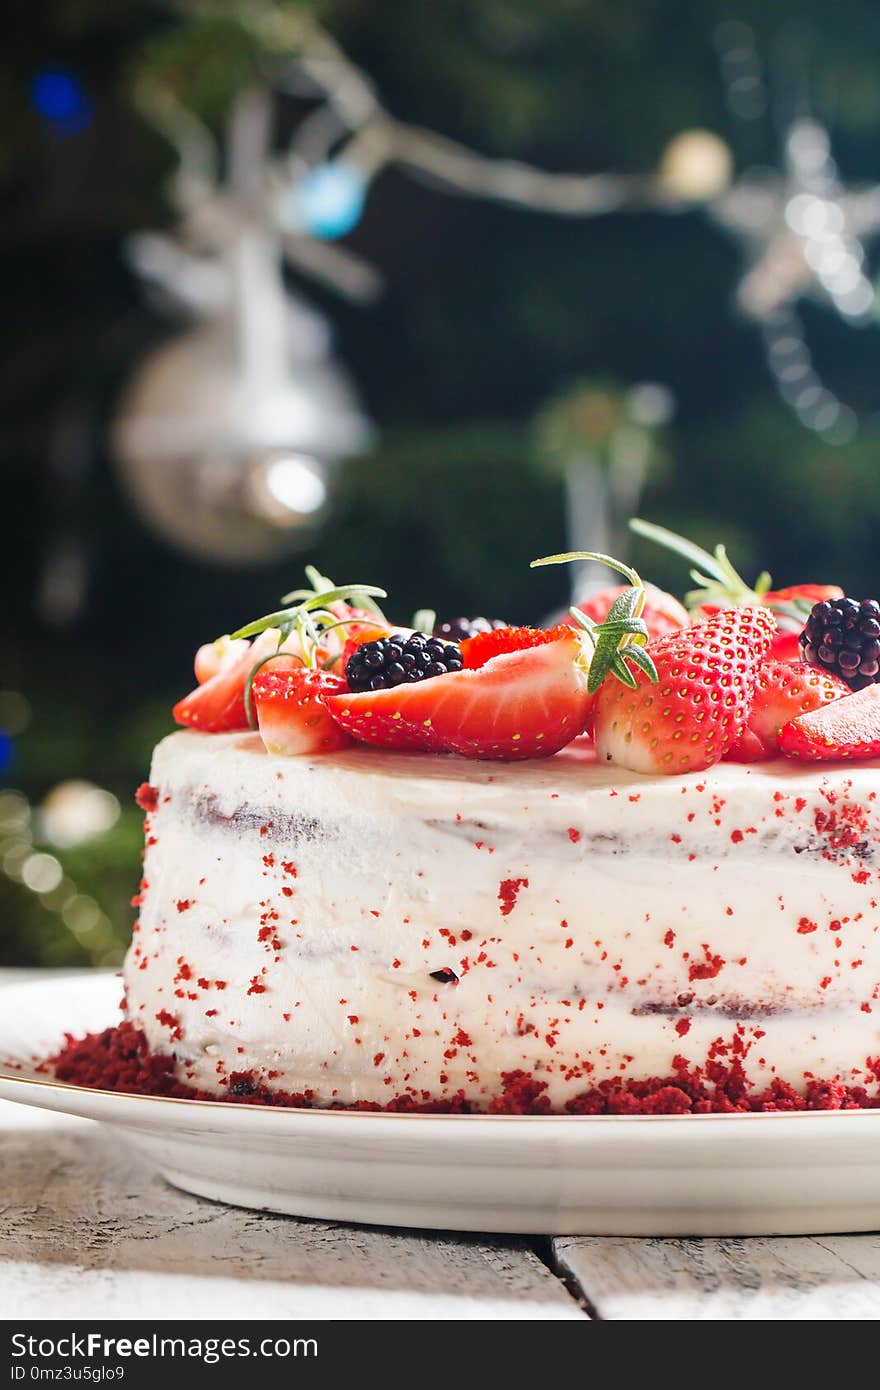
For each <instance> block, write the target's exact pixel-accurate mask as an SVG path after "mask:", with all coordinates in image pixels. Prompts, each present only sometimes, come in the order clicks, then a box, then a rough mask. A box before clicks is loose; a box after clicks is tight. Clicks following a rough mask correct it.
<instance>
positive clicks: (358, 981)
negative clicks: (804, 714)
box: [125, 732, 880, 1108]
mask: <svg viewBox="0 0 880 1390" xmlns="http://www.w3.org/2000/svg"><path fill="white" fill-rule="evenodd" d="M878 789H880V769H878V766H877V765H876V764H862V765H859V766H852V767H847V766H845V765H842V766H841V765H836V766H833V767H832V766H827V765H826V766H825V767H821V766H817V765H811V766H806V765H803V766H802V765H798V764H795V763H791V762H787V761H778V762H772V763H764V764H754V765H751V766H741V765H737V764H722V765H720V766H718V767H716V768H714V769H712V770H711V771H709V772H705V773H699V774H693V775H691V776H688V777H656V778H651V777H643V776H639V775H637V774H631V773H627V772H625V771H622V770H621V769H619V768H609V767H605V766H600V765H599V764H598V763H597V762H596V761H595V757H594V755H593V753H592V750H591V749H590V748H589V747H587V746H583V747H581V746H577V745H573V746H572V747H570V748H569V749H566V750H564V751H563V752H562V753H560V754H557V755H556V756H555V757H553V758H551V759H547V760H545V761H537V762H525V763H515V764H490V763H475V762H470V761H466V760H464V759H458V758H455V757H442V756H433V755H406V754H400V753H381V752H377V751H376V750H372V749H352V750H351V751H346V752H342V753H335V754H327V755H324V756H319V757H313V758H309V757H304V758H274V757H272V756H270V755H268V754H267V753H266V752H265V751H264V750H263V747H262V744H261V743H260V740H259V738H258V737H256V736H252V735H241V734H230V735H207V734H197V733H190V732H182V733H176V734H173V735H172V736H171V737H169V738H167V739H165V740H164V742H163V743H161V744H160V745H159V747H158V748H157V750H156V753H155V757H154V762H153V768H152V772H151V789H150V792H149V794H148V799H147V806H148V809H149V814H148V838H147V852H146V860H145V881H144V886H143V891H142V895H141V900H142V901H141V914H140V922H139V924H138V926H137V927H136V930H135V935H134V939H133V943H132V947H131V949H130V951H129V954H128V957H127V960H126V965H125V981H126V993H127V1001H128V1014H129V1017H130V1018H131V1019H132V1021H134V1022H135V1023H137V1024H138V1025H139V1026H141V1027H142V1028H143V1029H144V1031H145V1032H146V1035H147V1038H148V1041H149V1044H150V1047H151V1049H152V1050H154V1051H156V1052H160V1053H172V1054H173V1055H174V1056H175V1058H176V1059H177V1071H178V1075H179V1077H180V1079H181V1080H186V1081H188V1082H189V1083H190V1084H192V1085H195V1086H197V1087H198V1088H200V1089H202V1090H207V1091H212V1092H216V1093H217V1094H223V1093H225V1091H226V1090H227V1088H228V1086H229V1084H230V1078H233V1084H247V1083H246V1082H245V1083H242V1082H241V1081H240V1080H239V1079H238V1078H237V1076H236V1074H239V1073H250V1074H253V1075H254V1076H255V1077H257V1078H258V1079H259V1080H260V1081H261V1082H263V1083H266V1084H268V1085H270V1086H275V1087H277V1088H278V1089H279V1090H284V1091H294V1092H301V1091H307V1092H311V1093H313V1095H314V1097H315V1099H316V1100H317V1101H318V1102H319V1103H330V1102H333V1101H337V1102H342V1103H352V1102H357V1101H370V1102H378V1103H380V1104H381V1103H384V1102H386V1101H388V1100H389V1099H391V1098H392V1097H394V1096H400V1095H411V1096H413V1097H414V1098H417V1099H426V1098H427V1097H429V1096H430V1097H431V1098H436V1099H453V1098H455V1097H458V1096H462V1095H463V1096H465V1097H467V1098H468V1099H469V1100H472V1101H474V1102H476V1103H480V1104H483V1103H488V1102H489V1101H491V1100H492V1099H493V1098H495V1097H497V1096H498V1095H499V1094H500V1093H501V1092H502V1091H503V1089H504V1087H505V1085H510V1084H511V1076H512V1074H517V1073H524V1074H525V1076H526V1077H527V1078H530V1079H533V1080H534V1081H535V1082H537V1083H538V1084H539V1085H543V1086H545V1087H546V1092H545V1094H546V1095H547V1096H548V1098H549V1100H550V1102H551V1104H552V1105H553V1107H554V1108H561V1107H562V1106H563V1105H565V1103H566V1102H568V1101H570V1100H571V1098H572V1097H574V1096H575V1095H577V1094H578V1093H579V1092H583V1091H584V1090H586V1089H589V1088H591V1087H593V1086H595V1085H597V1084H598V1083H600V1082H602V1081H603V1080H607V1079H620V1078H622V1077H625V1078H627V1079H641V1078H648V1077H654V1076H664V1075H667V1074H669V1073H671V1072H672V1071H674V1070H681V1068H682V1067H683V1066H688V1067H694V1068H699V1069H701V1070H703V1071H704V1072H705V1071H706V1069H707V1068H708V1073H707V1074H708V1075H709V1076H710V1077H711V1073H712V1068H713V1064H715V1065H719V1064H720V1065H722V1066H725V1067H730V1066H734V1067H735V1068H737V1069H739V1070H741V1071H742V1074H743V1076H744V1078H745V1079H746V1080H747V1081H748V1083H749V1084H753V1085H754V1086H756V1087H760V1088H761V1089H762V1090H763V1089H764V1088H765V1087H766V1086H767V1085H768V1083H769V1082H771V1081H772V1080H773V1078H774V1077H777V1078H779V1079H781V1080H784V1081H786V1082H788V1083H790V1084H791V1085H793V1086H795V1087H796V1088H803V1087H804V1086H805V1085H806V1084H807V1082H808V1081H809V1080H810V1079H811V1078H813V1077H818V1078H822V1079H825V1080H828V1079H835V1078H837V1079H840V1080H841V1081H842V1082H843V1083H845V1084H848V1085H863V1086H865V1087H866V1088H867V1089H868V1091H869V1093H874V1092H876V1089H877V1078H876V1076H875V1074H874V1073H875V1068H876V1066H877V1059H878V1057H880V931H878V928H880V907H878V897H880V875H878V863H880V859H878V845H880V808H878V805H877V791H878ZM505 1078H506V1080H505Z"/></svg>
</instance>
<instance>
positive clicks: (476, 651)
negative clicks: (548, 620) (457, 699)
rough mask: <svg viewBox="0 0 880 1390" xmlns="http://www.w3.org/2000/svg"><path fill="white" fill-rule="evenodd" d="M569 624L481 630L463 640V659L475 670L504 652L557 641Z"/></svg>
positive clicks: (468, 668)
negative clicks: (491, 630)
mask: <svg viewBox="0 0 880 1390" xmlns="http://www.w3.org/2000/svg"><path fill="white" fill-rule="evenodd" d="M567 626H569V624H567V623H565V624H563V625H562V626H561V627H556V628H551V629H550V630H549V631H545V630H544V629H543V628H539V627H499V628H495V630H494V631H493V632H479V633H477V635H476V636H475V637H469V638H467V640H466V641H464V642H462V644H461V659H462V661H463V662H464V665H465V667H466V668H467V670H469V671H475V670H476V669H477V668H478V667H479V666H485V664H486V662H487V661H491V659H492V657H493V656H501V655H502V653H503V652H519V651H524V650H525V649H526V648H527V647H540V646H541V645H542V644H543V643H544V642H555V641H556V638H557V637H559V636H560V635H561V633H562V632H563V631H564V629H565V627H567Z"/></svg>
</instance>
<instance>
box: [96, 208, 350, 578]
mask: <svg viewBox="0 0 880 1390" xmlns="http://www.w3.org/2000/svg"><path fill="white" fill-rule="evenodd" d="M228 273H229V286H230V297H231V301H232V302H231V304H230V305H229V306H228V307H227V308H226V309H225V310H224V311H223V312H222V313H221V314H219V315H218V316H217V317H216V318H215V319H214V320H213V321H212V322H209V323H207V324H205V325H203V326H200V327H196V328H193V329H191V330H190V331H189V332H187V333H185V334H184V335H183V336H181V337H179V338H176V339H174V340H172V341H171V342H170V343H168V344H166V345H165V346H163V347H161V348H159V349H158V350H157V351H156V352H154V353H153V354H152V355H151V356H150V357H148V358H147V360H146V361H145V362H144V363H143V364H142V365H141V367H140V368H139V370H138V371H137V373H136V375H135V377H134V380H133V381H132V383H131V385H130V386H129V388H128V390H127V392H126V393H125V396H124V398H123V401H122V404H121V407H120V412H119V416H118V419H117V422H116V425H115V428H114V434H113V442H114V449H115V453H116V456H117V458H118V460H119V463H120V467H121V471H122V477H123V480H124V482H125V484H126V487H127V489H128V491H129V493H130V495H131V496H132V498H133V500H134V501H135V504H136V505H137V507H138V510H139V511H140V512H141V514H142V515H143V516H144V517H145V519H146V520H147V521H148V522H150V523H151V524H152V525H153V526H154V527H155V528H156V529H157V530H158V531H159V532H160V533H161V534H162V535H163V536H165V538H166V539H168V540H171V541H173V542H174V543H175V544H176V545H178V546H179V547H180V548H181V549H183V550H186V551H189V552H190V553H192V554H195V555H198V556H200V557H201V558H202V559H206V560H211V561H214V562H220V563H227V564H253V563H256V562H263V561H266V562H268V561H270V560H272V559H273V558H275V557H277V556H279V555H281V554H284V553H286V552H289V551H291V550H294V549H299V548H301V547H303V546H305V545H307V544H308V543H309V542H310V540H311V539H312V538H313V537H314V534H315V531H316V530H317V528H318V527H319V525H320V524H321V522H322V521H323V520H325V519H326V516H327V513H328V509H329V505H330V501H331V495H332V489H333V481H334V472H335V466H336V465H337V464H338V463H339V461H340V460H342V459H344V458H347V457H349V456H351V455H352V454H355V453H358V452H360V451H361V450H363V449H364V448H365V447H366V446H367V444H368V442H369V439H370V426H369V424H368V422H367V420H366V418H365V416H364V415H363V413H362V411H361V409H360V407H359V405H358V402H357V398H356V396H355V392H354V389H353V387H352V386H351V383H350V381H349V379H348V376H347V375H346V373H345V372H344V371H343V369H342V368H341V367H340V366H339V365H338V364H336V363H335V362H333V360H332V358H331V356H330V350H329V347H330V334H329V331H328V329H327V326H326V323H325V321H324V320H323V318H322V317H321V316H320V315H318V314H317V313H316V311H315V310H313V309H310V308H308V307H307V306H306V304H305V303H304V302H303V301H302V300H299V299H295V298H294V297H293V296H291V295H289V294H288V293H287V292H286V290H285V288H284V285H283V283H282V280H281V271H280V258H279V253H278V248H277V244H276V243H275V240H274V237H273V236H272V234H271V233H268V232H266V231H265V229H263V228H250V229H247V230H244V231H242V233H241V235H240V236H239V239H238V241H237V243H236V244H235V245H234V246H233V247H232V248H230V251H229V255H228Z"/></svg>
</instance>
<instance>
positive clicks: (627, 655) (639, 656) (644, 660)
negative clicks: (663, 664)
mask: <svg viewBox="0 0 880 1390" xmlns="http://www.w3.org/2000/svg"><path fill="white" fill-rule="evenodd" d="M622 660H623V661H632V662H634V663H635V665H636V666H638V667H639V669H640V670H641V671H644V673H645V675H646V676H647V677H648V679H649V680H650V681H651V684H652V685H656V684H657V682H658V681H659V679H660V677H659V675H658V674H657V667H656V666H655V665H654V662H653V659H652V657H651V655H650V653H648V652H646V651H645V649H644V647H637V646H636V645H635V643H630V645H629V646H628V647H625V648H624V650H623V653H622Z"/></svg>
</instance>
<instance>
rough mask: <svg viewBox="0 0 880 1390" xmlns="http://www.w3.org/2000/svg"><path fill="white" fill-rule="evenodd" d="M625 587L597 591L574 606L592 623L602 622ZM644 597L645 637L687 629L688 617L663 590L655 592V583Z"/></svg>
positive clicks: (681, 605)
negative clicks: (646, 631) (646, 629)
mask: <svg viewBox="0 0 880 1390" xmlns="http://www.w3.org/2000/svg"><path fill="white" fill-rule="evenodd" d="M627 587H628V586H627V585H625V584H612V585H611V587H610V588H608V589H601V590H600V591H599V593H597V594H591V595H590V597H589V598H586V599H584V600H583V602H582V603H579V604H578V605H577V606H578V608H579V609H580V610H581V612H582V613H586V615H587V617H588V618H592V619H593V622H594V623H601V622H604V620H605V618H606V617H607V615H608V609H609V608H610V607H611V605H612V603H613V602H614V600H615V599H616V598H619V597H620V595H621V594H622V593H623V592H624V589H626V588H627ZM645 594H646V596H647V598H646V602H645V607H644V611H643V613H642V617H643V618H644V620H645V623H646V624H647V628H648V636H649V638H650V639H651V640H652V641H653V640H654V639H655V638H657V637H665V636H666V635H667V634H668V633H670V632H678V631H679V629H680V628H683V627H687V626H688V624H689V622H690V618H689V617H688V611H687V609H686V608H685V607H684V606H683V604H681V603H679V601H678V599H677V598H673V596H672V594H667V593H665V592H664V590H663V589H658V588H657V586H656V584H646V585H645ZM563 621H565V622H568V623H574V618H572V617H570V616H569V617H568V618H566V619H564V620H563Z"/></svg>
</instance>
